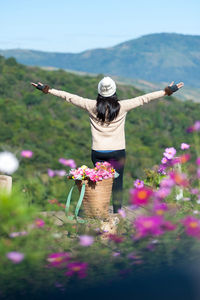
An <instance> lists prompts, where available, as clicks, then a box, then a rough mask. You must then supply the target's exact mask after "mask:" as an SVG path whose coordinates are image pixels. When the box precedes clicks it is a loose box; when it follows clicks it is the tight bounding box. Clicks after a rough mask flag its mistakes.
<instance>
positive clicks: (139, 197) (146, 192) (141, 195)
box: [130, 187, 153, 205]
mask: <svg viewBox="0 0 200 300" xmlns="http://www.w3.org/2000/svg"><path fill="white" fill-rule="evenodd" d="M152 194H153V191H152V190H151V189H150V188H147V187H143V188H140V189H131V190H130V202H131V204H135V205H147V204H148V203H149V199H150V197H151V196H152Z"/></svg>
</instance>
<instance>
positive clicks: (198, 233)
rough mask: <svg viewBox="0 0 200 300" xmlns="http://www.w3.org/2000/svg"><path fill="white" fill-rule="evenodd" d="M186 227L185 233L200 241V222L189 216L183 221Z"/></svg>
mask: <svg viewBox="0 0 200 300" xmlns="http://www.w3.org/2000/svg"><path fill="white" fill-rule="evenodd" d="M181 222H182V224H183V225H184V226H185V232H186V233H187V234H188V235H190V236H193V237H196V238H198V239H200V220H199V219H197V218H195V217H193V216H187V217H185V218H184V219H183V220H182V221H181Z"/></svg>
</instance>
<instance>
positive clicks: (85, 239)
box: [79, 235, 94, 247]
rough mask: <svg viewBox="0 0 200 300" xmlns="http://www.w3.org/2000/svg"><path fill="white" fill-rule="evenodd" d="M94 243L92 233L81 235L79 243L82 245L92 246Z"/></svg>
mask: <svg viewBox="0 0 200 300" xmlns="http://www.w3.org/2000/svg"><path fill="white" fill-rule="evenodd" d="M93 243H94V237H93V236H90V235H81V236H79V244H80V245H81V246H84V247H87V246H91V245H92V244H93Z"/></svg>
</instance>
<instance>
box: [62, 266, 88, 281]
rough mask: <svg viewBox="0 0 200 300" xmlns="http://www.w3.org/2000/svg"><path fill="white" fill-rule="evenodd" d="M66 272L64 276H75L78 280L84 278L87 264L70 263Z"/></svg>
mask: <svg viewBox="0 0 200 300" xmlns="http://www.w3.org/2000/svg"><path fill="white" fill-rule="evenodd" d="M67 268H68V271H67V272H66V273H65V275H66V276H73V275H74V274H77V275H78V277H79V278H85V277H86V276H87V273H86V271H87V268H88V264H87V263H84V262H71V263H69V264H68V265H67Z"/></svg>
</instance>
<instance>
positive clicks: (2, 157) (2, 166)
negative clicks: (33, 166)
mask: <svg viewBox="0 0 200 300" xmlns="http://www.w3.org/2000/svg"><path fill="white" fill-rule="evenodd" d="M18 167H19V161H18V160H17V158H16V156H15V155H14V154H12V153H11V152H8V151H5V152H0V172H1V173H4V174H9V175H10V174H12V173H14V172H15V171H16V170H17V169H18Z"/></svg>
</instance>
